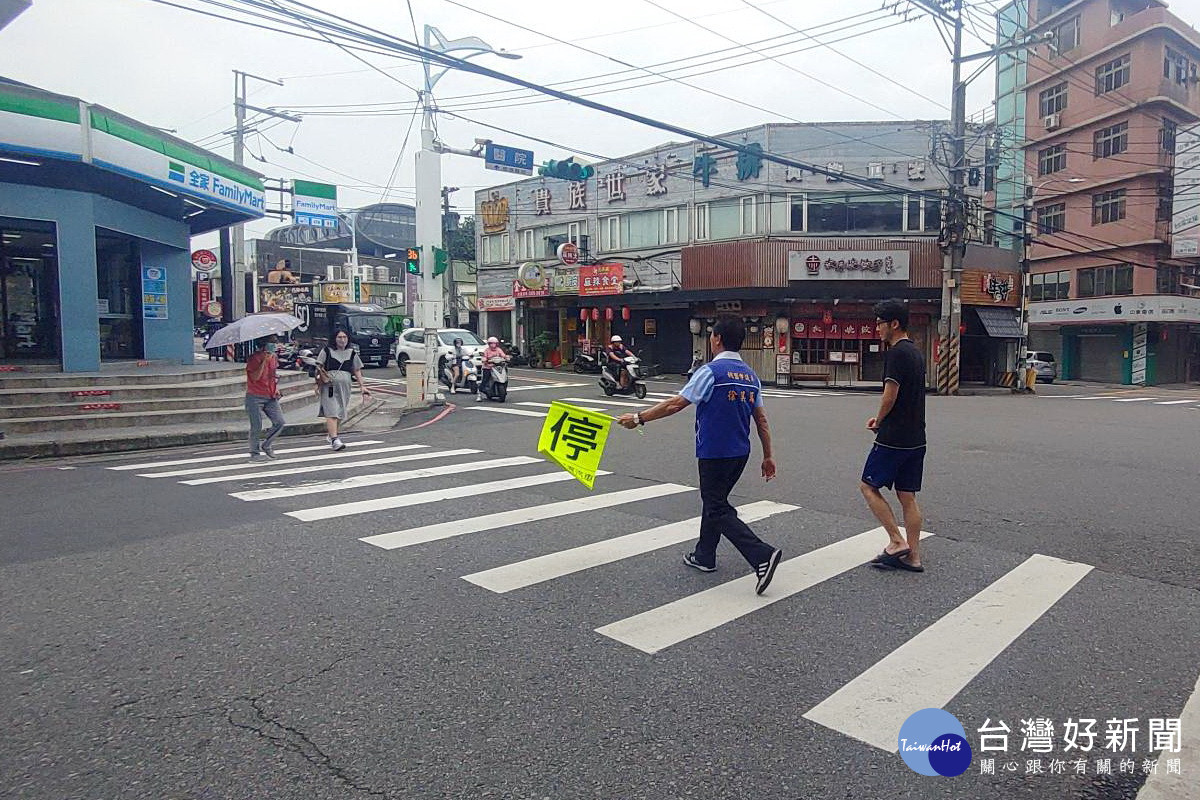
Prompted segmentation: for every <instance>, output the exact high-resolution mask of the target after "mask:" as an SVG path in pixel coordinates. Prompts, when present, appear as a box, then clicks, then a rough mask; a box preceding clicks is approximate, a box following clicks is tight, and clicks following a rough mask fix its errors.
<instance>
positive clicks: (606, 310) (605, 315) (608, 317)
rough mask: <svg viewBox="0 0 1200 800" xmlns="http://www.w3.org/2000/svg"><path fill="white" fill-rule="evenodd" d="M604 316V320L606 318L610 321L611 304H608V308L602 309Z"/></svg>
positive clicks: (611, 316)
mask: <svg viewBox="0 0 1200 800" xmlns="http://www.w3.org/2000/svg"><path fill="white" fill-rule="evenodd" d="M604 318H605V319H606V320H608V321H609V322H612V318H613V310H612V306H609V307H608V308H606V309H604Z"/></svg>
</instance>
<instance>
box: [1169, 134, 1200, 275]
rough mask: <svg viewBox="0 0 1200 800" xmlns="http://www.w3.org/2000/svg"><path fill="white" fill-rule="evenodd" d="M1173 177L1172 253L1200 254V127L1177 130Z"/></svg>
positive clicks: (1175, 254) (1179, 255)
mask: <svg viewBox="0 0 1200 800" xmlns="http://www.w3.org/2000/svg"><path fill="white" fill-rule="evenodd" d="M1172 179H1173V180H1172V185H1173V187H1174V188H1173V194H1172V198H1171V209H1172V210H1171V256H1172V257H1174V258H1179V257H1188V256H1196V255H1200V126H1197V125H1193V126H1191V127H1187V128H1180V129H1179V130H1178V131H1177V132H1176V134H1175V169H1174V172H1173V174H1172Z"/></svg>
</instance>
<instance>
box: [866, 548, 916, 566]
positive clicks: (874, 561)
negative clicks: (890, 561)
mask: <svg viewBox="0 0 1200 800" xmlns="http://www.w3.org/2000/svg"><path fill="white" fill-rule="evenodd" d="M911 552H912V550H909V549H908V548H907V547H906V548H904V549H903V550H897V551H896V552H894V553H889V552H888V551H887V550H884V551H883V552H882V553H880V554H879V555H877V556H875V557H874V558H872V559H871V563H872V564H879V563H880V562H882V561H883V559H884V558H885V557H886V556H896V557H897V558H899V557H900V556H906V555H908V554H909V553H911Z"/></svg>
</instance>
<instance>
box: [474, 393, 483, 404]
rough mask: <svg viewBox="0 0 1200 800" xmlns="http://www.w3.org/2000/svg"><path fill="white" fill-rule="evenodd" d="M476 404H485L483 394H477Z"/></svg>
mask: <svg viewBox="0 0 1200 800" xmlns="http://www.w3.org/2000/svg"><path fill="white" fill-rule="evenodd" d="M475 402H476V403H482V402H483V395H482V394H477V395H475Z"/></svg>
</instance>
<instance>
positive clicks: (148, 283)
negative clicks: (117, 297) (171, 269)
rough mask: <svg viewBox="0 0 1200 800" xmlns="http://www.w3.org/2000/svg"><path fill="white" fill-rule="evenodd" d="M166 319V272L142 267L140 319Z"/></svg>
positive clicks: (157, 268) (161, 269)
mask: <svg viewBox="0 0 1200 800" xmlns="http://www.w3.org/2000/svg"><path fill="white" fill-rule="evenodd" d="M166 318H167V271H166V270H165V269H163V268H162V267H142V319H166Z"/></svg>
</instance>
